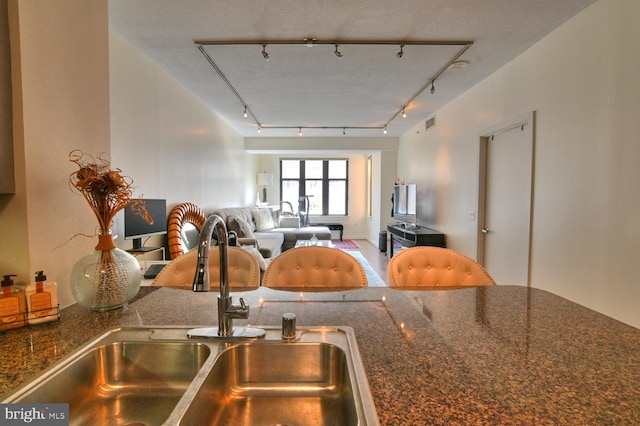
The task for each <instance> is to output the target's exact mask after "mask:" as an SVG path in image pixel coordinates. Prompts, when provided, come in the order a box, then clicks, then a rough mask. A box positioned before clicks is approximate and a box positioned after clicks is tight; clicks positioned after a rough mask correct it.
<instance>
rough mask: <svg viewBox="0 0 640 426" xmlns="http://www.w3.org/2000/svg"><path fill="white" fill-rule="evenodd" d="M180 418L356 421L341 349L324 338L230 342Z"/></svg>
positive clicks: (249, 422) (190, 422)
mask: <svg viewBox="0 0 640 426" xmlns="http://www.w3.org/2000/svg"><path fill="white" fill-rule="evenodd" d="M201 422H202V423H201ZM181 424H184V425H193V424H216V425H238V426H240V425H258V424H264V425H335V426H340V425H357V424H358V416H357V411H356V402H355V400H354V395H353V386H352V383H351V378H350V376H349V368H348V365H347V357H346V355H345V352H344V351H343V350H342V349H340V348H338V347H337V346H335V345H332V344H328V343H299V344H294V345H292V344H287V343H275V344H270V343H250V344H240V345H237V346H233V347H231V348H229V349H227V350H225V351H224V352H222V354H220V356H219V358H218V359H217V360H216V362H215V364H214V365H213V368H212V369H211V371H210V372H209V374H208V375H207V378H206V380H205V381H204V383H203V384H202V386H201V387H200V389H199V390H198V392H197V393H196V395H195V396H194V398H193V400H192V403H191V405H190V407H189V409H188V410H187V412H186V413H185V416H184V417H183V418H182V422H181Z"/></svg>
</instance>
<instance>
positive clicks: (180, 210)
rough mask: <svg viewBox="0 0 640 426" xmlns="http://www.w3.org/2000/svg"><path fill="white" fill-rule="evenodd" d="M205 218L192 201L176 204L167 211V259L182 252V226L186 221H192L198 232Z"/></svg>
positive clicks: (175, 256) (175, 257) (174, 257)
mask: <svg viewBox="0 0 640 426" xmlns="http://www.w3.org/2000/svg"><path fill="white" fill-rule="evenodd" d="M206 220H207V218H206V217H205V215H204V213H203V212H202V210H200V207H198V206H196V205H195V204H193V203H182V204H178V205H177V206H175V207H174V208H173V209H172V210H171V213H169V221H168V222H169V223H168V225H167V242H168V245H169V259H177V258H178V257H180V256H182V255H183V254H184V250H183V244H182V227H183V226H184V225H185V224H186V223H192V224H193V226H195V227H196V228H197V229H198V232H200V231H201V230H202V226H203V225H204V222H205V221H206ZM194 262H195V261H194Z"/></svg>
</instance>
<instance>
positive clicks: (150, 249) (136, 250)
mask: <svg viewBox="0 0 640 426" xmlns="http://www.w3.org/2000/svg"><path fill="white" fill-rule="evenodd" d="M157 250H164V248H163V247H137V248H132V249H129V250H127V251H128V252H129V253H131V254H133V253H149V252H155V251H157Z"/></svg>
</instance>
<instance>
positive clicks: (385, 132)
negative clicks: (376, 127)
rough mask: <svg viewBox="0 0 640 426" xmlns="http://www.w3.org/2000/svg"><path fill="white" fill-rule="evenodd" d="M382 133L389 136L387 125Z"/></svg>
mask: <svg viewBox="0 0 640 426" xmlns="http://www.w3.org/2000/svg"><path fill="white" fill-rule="evenodd" d="M382 133H383V134H385V135H386V134H387V125H386V124H385V125H384V129H383V130H382Z"/></svg>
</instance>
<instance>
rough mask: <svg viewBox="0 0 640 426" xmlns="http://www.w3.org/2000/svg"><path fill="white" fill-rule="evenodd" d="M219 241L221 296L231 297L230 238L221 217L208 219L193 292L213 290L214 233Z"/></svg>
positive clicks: (204, 229)
mask: <svg viewBox="0 0 640 426" xmlns="http://www.w3.org/2000/svg"><path fill="white" fill-rule="evenodd" d="M214 232H215V233H216V237H217V239H218V246H219V247H218V252H219V255H220V296H223V295H224V297H228V296H229V268H228V263H227V256H228V252H229V249H228V247H229V238H228V235H227V226H226V225H225V223H224V221H223V220H222V218H221V217H220V216H216V215H211V216H209V217H208V218H207V220H206V221H205V223H204V225H203V226H202V231H201V232H200V241H199V242H198V263H197V265H196V273H195V276H194V277H193V286H192V290H193V291H209V290H210V289H211V287H210V284H209V281H210V278H211V277H210V276H209V251H210V249H211V239H212V238H213V233H214Z"/></svg>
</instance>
